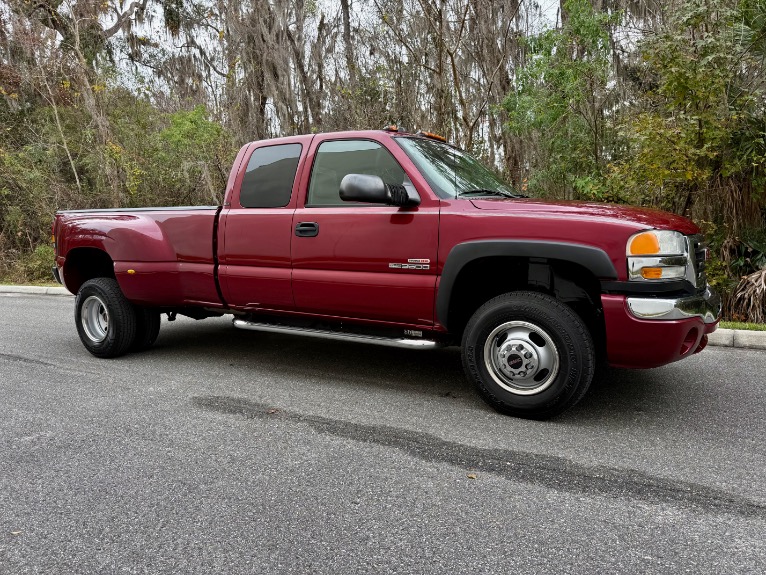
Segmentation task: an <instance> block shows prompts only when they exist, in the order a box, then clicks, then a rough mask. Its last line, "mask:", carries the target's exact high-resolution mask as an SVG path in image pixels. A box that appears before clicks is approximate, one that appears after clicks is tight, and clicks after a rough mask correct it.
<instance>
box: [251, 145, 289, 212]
mask: <svg viewBox="0 0 766 575" xmlns="http://www.w3.org/2000/svg"><path fill="white" fill-rule="evenodd" d="M300 155H301V145H300V144H282V145H280V146H267V147H265V148H258V149H257V150H255V151H254V152H253V155H252V156H250V161H249V162H248V163H247V170H246V171H245V177H244V179H243V180H242V190H241V191H240V194H239V203H240V204H242V206H243V207H245V208H281V207H284V206H286V205H287V204H288V203H289V202H290V194H291V193H292V191H293V182H294V181H295V172H296V171H297V169H298V158H300Z"/></svg>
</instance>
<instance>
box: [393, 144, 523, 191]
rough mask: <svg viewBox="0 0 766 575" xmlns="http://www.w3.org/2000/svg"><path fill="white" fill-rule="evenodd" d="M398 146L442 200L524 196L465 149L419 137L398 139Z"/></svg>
mask: <svg viewBox="0 0 766 575" xmlns="http://www.w3.org/2000/svg"><path fill="white" fill-rule="evenodd" d="M396 143H397V144H399V146H401V147H402V149H403V150H404V151H405V153H406V154H407V155H408V156H409V157H410V159H411V160H412V162H413V163H414V164H415V166H417V168H418V171H420V173H421V174H422V175H423V177H424V178H425V179H426V181H427V182H428V185H430V186H431V189H433V190H434V192H436V193H437V194H438V195H439V197H442V198H445V199H447V198H460V197H464V198H471V197H473V198H476V197H480V196H505V197H524V196H521V195H520V194H519V193H517V192H515V191H514V190H513V188H511V187H510V186H509V185H508V184H506V183H505V182H503V181H502V180H501V179H500V178H498V177H497V176H496V175H495V174H493V173H492V172H491V171H490V170H489V169H487V168H486V167H485V166H484V165H483V164H482V163H481V162H479V161H478V160H477V159H476V158H474V157H472V156H470V155H468V154H467V153H465V152H464V151H463V150H460V149H458V148H455V147H453V146H450V145H448V144H443V143H441V142H437V141H434V140H429V139H426V138H417V137H415V138H413V137H401V138H396Z"/></svg>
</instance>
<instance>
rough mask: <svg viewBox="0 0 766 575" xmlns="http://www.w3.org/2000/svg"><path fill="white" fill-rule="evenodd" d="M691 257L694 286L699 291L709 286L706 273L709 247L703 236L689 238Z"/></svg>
mask: <svg viewBox="0 0 766 575" xmlns="http://www.w3.org/2000/svg"><path fill="white" fill-rule="evenodd" d="M689 256H690V257H689V259H690V260H691V264H692V273H693V277H694V284H695V286H696V287H697V289H705V286H706V284H707V274H706V273H705V265H706V260H707V245H706V244H705V241H704V238H703V237H702V236H701V235H696V236H689Z"/></svg>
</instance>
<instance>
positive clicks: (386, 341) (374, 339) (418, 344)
mask: <svg viewBox="0 0 766 575" xmlns="http://www.w3.org/2000/svg"><path fill="white" fill-rule="evenodd" d="M233 323H234V327H237V328H239V329H250V330H253V331H267V332H269V333H284V334H288V335H305V336H308V337H321V338H323V339H335V340H338V341H353V342H356V343H371V344H374V345H385V346H388V347H401V348H405V349H436V348H437V347H444V345H445V344H443V343H440V342H438V341H434V340H431V339H407V338H395V337H380V336H373V335H362V334H357V333H343V332H339V331H329V330H324V329H311V328H306V327H291V326H282V325H275V324H273V323H260V322H255V321H245V320H244V319H234V322H233Z"/></svg>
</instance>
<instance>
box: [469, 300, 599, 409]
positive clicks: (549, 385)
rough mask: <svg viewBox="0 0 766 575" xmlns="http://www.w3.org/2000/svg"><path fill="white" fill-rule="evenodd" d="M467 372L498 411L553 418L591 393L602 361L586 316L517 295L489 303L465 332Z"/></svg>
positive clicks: (552, 301) (553, 302) (481, 308)
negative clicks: (599, 360) (583, 319)
mask: <svg viewBox="0 0 766 575" xmlns="http://www.w3.org/2000/svg"><path fill="white" fill-rule="evenodd" d="M462 355H463V368H464V369H465V372H466V375H467V376H468V379H469V380H471V381H472V382H473V383H474V385H476V387H477V389H478V391H479V394H480V395H481V396H482V398H484V400H485V401H486V402H487V403H489V405H491V406H492V407H493V408H495V409H496V410H497V411H499V412H501V413H504V414H508V415H513V416H516V417H524V418H527V419H548V418H550V417H553V416H555V415H558V414H559V413H561V412H562V411H564V410H566V409H568V408H570V407H572V406H573V405H574V404H576V403H577V402H578V401H580V399H582V397H583V396H584V395H585V393H586V392H587V391H588V386H589V385H590V382H591V379H592V378H593V373H594V371H595V365H596V359H595V352H594V346H593V340H592V338H591V336H590V333H589V332H588V330H587V328H586V327H585V324H584V323H583V321H582V320H581V319H580V317H579V316H578V315H577V314H576V313H575V312H574V311H572V310H571V309H570V308H569V307H567V306H566V305H564V304H563V303H561V302H559V301H558V300H556V299H555V298H553V297H551V296H549V295H546V294H542V293H538V292H511V293H506V294H503V295H500V296H498V297H496V298H494V299H491V300H489V301H488V302H487V303H485V304H484V305H483V306H481V307H480V308H479V309H478V310H477V311H476V313H474V314H473V316H472V317H471V320H470V321H469V322H468V325H467V326H466V328H465V331H464V332H463V342H462Z"/></svg>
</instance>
